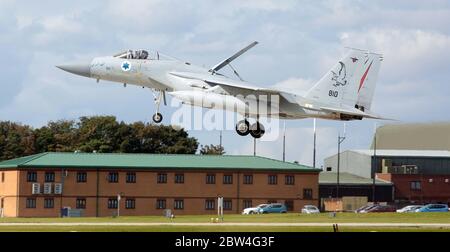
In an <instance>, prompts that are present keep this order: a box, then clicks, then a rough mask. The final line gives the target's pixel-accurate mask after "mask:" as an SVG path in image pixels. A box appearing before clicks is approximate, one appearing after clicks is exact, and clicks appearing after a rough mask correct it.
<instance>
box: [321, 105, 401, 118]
mask: <svg viewBox="0 0 450 252" xmlns="http://www.w3.org/2000/svg"><path fill="white" fill-rule="evenodd" d="M320 109H321V110H324V111H327V112H334V113H340V114H346V115H354V116H362V117H365V118H372V119H382V120H392V119H389V118H384V117H381V116H379V115H376V114H373V113H367V112H363V111H361V110H359V109H356V108H350V107H347V108H332V107H320Z"/></svg>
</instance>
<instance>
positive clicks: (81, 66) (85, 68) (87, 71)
mask: <svg viewBox="0 0 450 252" xmlns="http://www.w3.org/2000/svg"><path fill="white" fill-rule="evenodd" d="M56 67H57V68H59V69H61V70H64V71H67V72H69V73H73V74H77V75H81V76H85V77H91V63H90V62H89V63H85V62H79V63H70V64H62V65H58V66H56Z"/></svg>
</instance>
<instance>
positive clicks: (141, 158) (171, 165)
mask: <svg viewBox="0 0 450 252" xmlns="http://www.w3.org/2000/svg"><path fill="white" fill-rule="evenodd" d="M0 168H87V169H88V168H91V169H92V168H130V169H244V170H268V171H271V170H272V171H280V170H284V171H299V172H320V171H321V170H319V169H314V168H312V167H310V166H305V165H300V164H296V163H289V162H282V161H279V160H275V159H270V158H265V157H258V156H240V155H237V156H235V155H223V156H220V155H185V154H128V153H127V154H125V153H68V152H58V153H56V152H46V153H41V154H36V155H32V156H27V157H21V158H16V159H12V160H7V161H3V162H0Z"/></svg>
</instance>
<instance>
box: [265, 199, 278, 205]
mask: <svg viewBox="0 0 450 252" xmlns="http://www.w3.org/2000/svg"><path fill="white" fill-rule="evenodd" d="M277 202H278V201H277V200H268V201H267V204H274V203H277Z"/></svg>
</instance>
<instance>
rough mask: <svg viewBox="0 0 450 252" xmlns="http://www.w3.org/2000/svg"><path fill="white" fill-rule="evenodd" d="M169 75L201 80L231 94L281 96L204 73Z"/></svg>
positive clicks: (272, 90) (271, 91) (274, 92)
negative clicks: (243, 92)
mask: <svg viewBox="0 0 450 252" xmlns="http://www.w3.org/2000/svg"><path fill="white" fill-rule="evenodd" d="M169 74H171V75H173V76H177V77H180V78H184V79H191V80H201V81H204V82H205V83H207V84H209V85H210V86H212V87H214V86H221V87H222V88H223V89H224V90H226V91H231V92H230V94H232V95H238V94H242V93H236V91H245V92H246V93H247V92H249V91H253V92H258V93H259V92H264V93H271V94H279V93H280V91H278V90H274V89H269V88H261V87H257V86H253V85H251V84H249V83H247V82H244V81H238V80H232V79H229V78H225V77H221V76H218V75H210V74H202V73H188V72H170V73H169Z"/></svg>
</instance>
